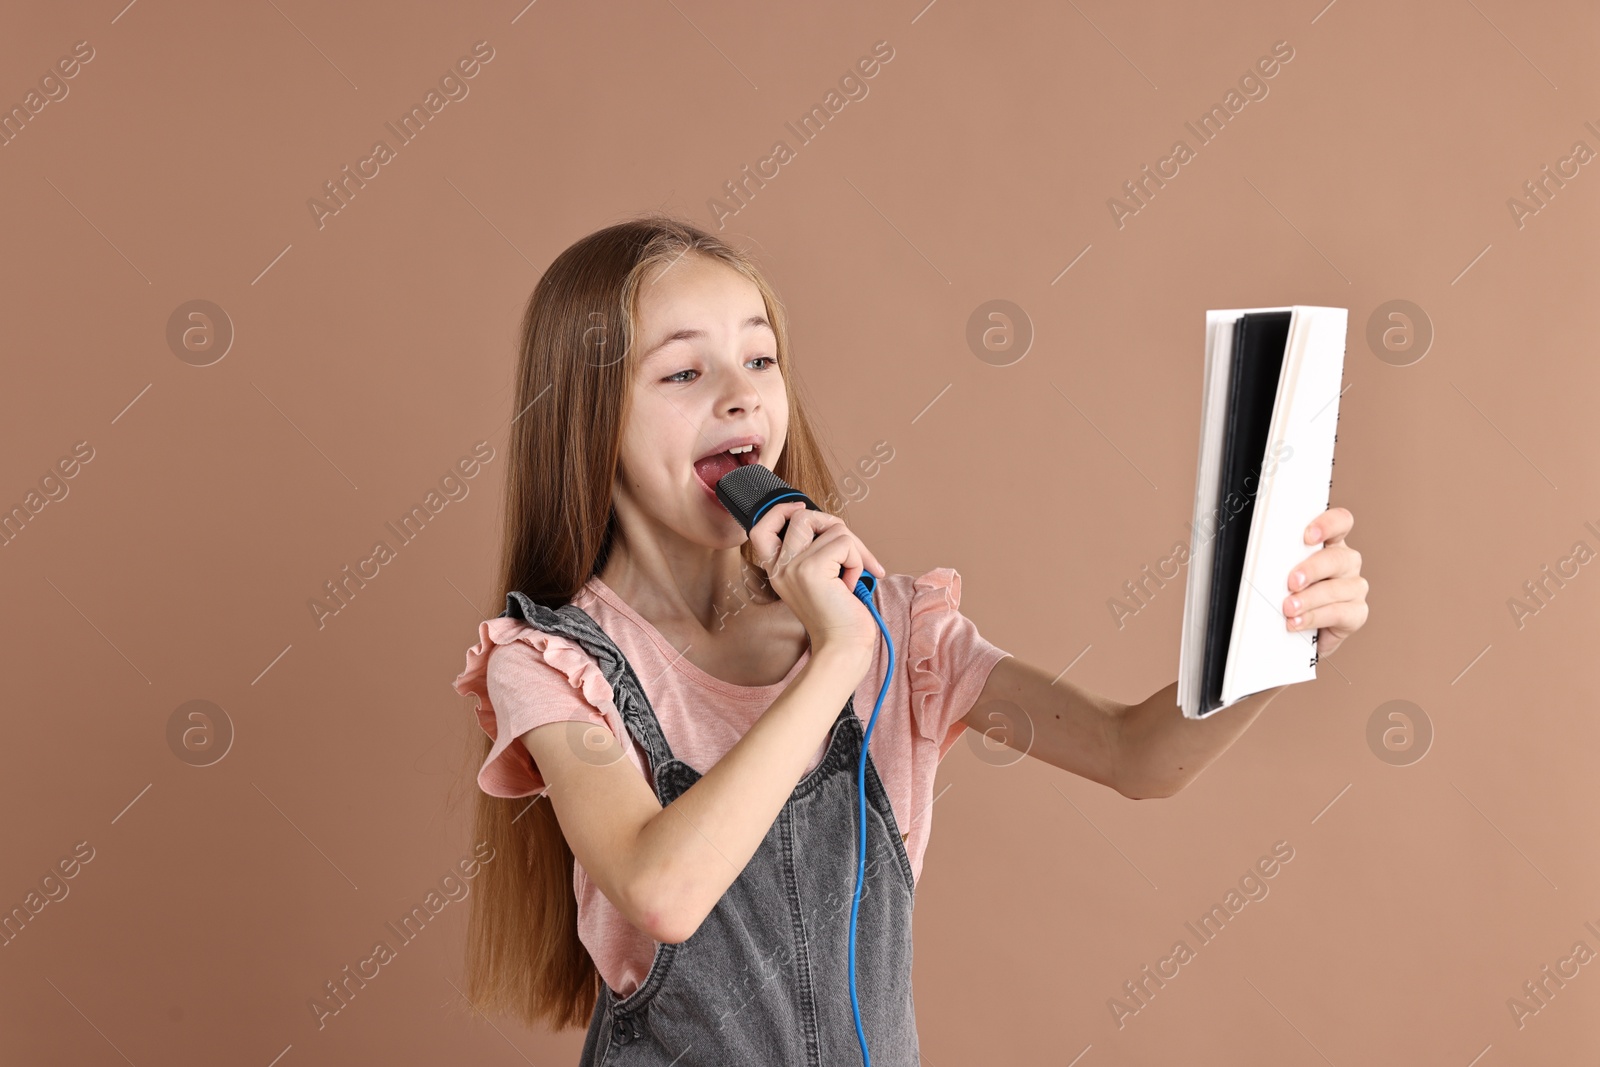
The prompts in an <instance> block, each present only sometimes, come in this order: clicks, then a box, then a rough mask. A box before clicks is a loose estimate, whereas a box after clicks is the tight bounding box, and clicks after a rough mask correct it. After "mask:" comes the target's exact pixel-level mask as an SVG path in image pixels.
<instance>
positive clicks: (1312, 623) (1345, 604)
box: [1284, 600, 1367, 641]
mask: <svg viewBox="0 0 1600 1067" xmlns="http://www.w3.org/2000/svg"><path fill="white" fill-rule="evenodd" d="M1366 621H1367V602H1366V601H1365V600H1339V601H1335V602H1334V603H1332V604H1324V605H1322V606H1321V607H1320V608H1311V609H1309V610H1307V611H1305V612H1303V613H1302V614H1300V615H1297V616H1295V617H1294V618H1289V619H1285V620H1284V626H1285V628H1286V629H1289V630H1294V631H1303V632H1306V633H1310V632H1312V631H1314V630H1318V629H1327V630H1331V631H1333V632H1334V633H1335V634H1337V635H1338V638H1339V640H1340V641H1343V640H1344V639H1345V638H1346V637H1348V636H1350V635H1351V634H1353V633H1355V632H1356V631H1357V630H1359V629H1361V627H1362V626H1363V625H1364V624H1365V623H1366Z"/></svg>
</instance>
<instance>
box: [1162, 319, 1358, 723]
mask: <svg viewBox="0 0 1600 1067" xmlns="http://www.w3.org/2000/svg"><path fill="white" fill-rule="evenodd" d="M1348 316H1349V312H1348V310H1347V309H1346V308H1330V307H1307V306H1305V305H1301V304H1296V305H1294V306H1293V307H1281V308H1248V309H1243V310H1231V311H1208V312H1206V369H1205V385H1204V397H1203V401H1202V407H1201V413H1200V456H1199V461H1198V468H1197V471H1196V475H1195V490H1194V520H1193V523H1192V525H1191V526H1190V538H1189V578H1188V587H1187V592H1186V593H1185V597H1184V602H1183V639H1182V645H1181V648H1180V651H1179V658H1178V705H1179V706H1180V707H1181V708H1183V714H1184V717H1185V718H1190V719H1203V718H1205V717H1206V716H1208V715H1210V714H1211V713H1213V712H1215V711H1217V710H1219V709H1221V708H1225V707H1227V706H1228V705H1230V704H1232V703H1234V702H1235V701H1237V700H1239V699H1240V698H1242V697H1246V696H1249V695H1250V694H1251V693H1257V692H1260V691H1261V690H1263V689H1271V688H1273V687H1274V686H1279V685H1288V684H1291V683H1294V682H1305V681H1310V680H1312V679H1314V678H1316V676H1317V637H1316V632H1315V631H1314V630H1312V631H1306V630H1302V631H1298V632H1295V631H1290V630H1289V629H1288V627H1287V621H1286V619H1285V618H1284V614H1283V601H1284V599H1285V598H1286V597H1288V595H1289V572H1290V571H1291V570H1293V569H1294V567H1295V566H1296V565H1297V564H1298V563H1300V562H1301V561H1302V560H1304V559H1305V558H1306V557H1307V556H1309V555H1311V554H1312V553H1313V552H1315V551H1316V550H1317V549H1318V548H1319V547H1320V546H1319V545H1315V544H1307V543H1306V541H1305V529H1306V527H1307V526H1309V525H1311V520H1312V519H1314V518H1316V517H1317V516H1318V515H1320V514H1321V513H1322V512H1323V511H1325V510H1327V507H1328V502H1329V501H1328V496H1329V492H1330V489H1331V487H1332V484H1333V445H1334V441H1336V440H1337V439H1338V423H1339V393H1340V381H1341V379H1342V378H1343V377H1344V354H1345V330H1346V325H1347V320H1348Z"/></svg>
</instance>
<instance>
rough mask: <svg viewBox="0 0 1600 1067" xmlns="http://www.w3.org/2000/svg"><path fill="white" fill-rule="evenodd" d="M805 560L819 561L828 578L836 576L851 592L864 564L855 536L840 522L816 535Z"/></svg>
mask: <svg viewBox="0 0 1600 1067" xmlns="http://www.w3.org/2000/svg"><path fill="white" fill-rule="evenodd" d="M807 560H808V561H810V560H817V561H819V565H820V566H823V567H825V568H826V571H827V573H828V575H829V577H833V576H838V577H839V578H841V579H843V581H844V582H845V585H846V586H847V587H848V588H850V589H852V590H853V589H855V587H856V581H857V580H858V579H859V578H860V577H861V571H862V568H863V566H864V565H865V562H866V561H865V560H864V559H862V557H861V548H860V544H859V543H858V542H857V541H856V538H855V535H853V534H852V533H851V532H850V530H849V528H848V527H846V526H845V525H844V524H843V523H842V522H840V523H837V524H835V525H833V526H831V527H830V528H829V529H827V530H826V531H825V532H823V533H822V534H820V535H818V537H817V538H816V540H815V541H813V542H812V543H811V545H810V550H809V551H808V552H807Z"/></svg>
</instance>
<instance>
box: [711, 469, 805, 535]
mask: <svg viewBox="0 0 1600 1067" xmlns="http://www.w3.org/2000/svg"><path fill="white" fill-rule="evenodd" d="M713 488H714V489H715V490H716V493H717V499H718V500H720V501H721V502H722V506H723V507H725V508H727V509H728V511H729V512H730V513H731V514H732V515H733V517H734V518H735V519H736V520H737V521H738V523H739V525H740V526H743V527H744V529H745V532H746V533H749V532H750V527H752V526H754V525H755V524H756V522H757V520H759V519H760V518H761V516H762V515H763V514H764V513H765V512H766V510H767V509H768V508H770V507H772V505H774V504H777V503H779V502H780V501H784V500H803V501H805V504H806V507H808V508H810V509H811V510H812V511H821V510H822V509H821V508H819V507H817V505H816V504H814V503H813V502H812V500H811V498H810V497H808V496H806V495H805V494H804V493H802V492H801V491H800V490H798V489H796V488H794V487H793V486H791V485H790V484H789V483H788V482H786V481H784V480H783V479H782V478H780V477H778V476H777V475H776V474H773V473H772V471H770V470H768V469H767V468H766V467H763V466H761V465H760V464H759V463H750V464H746V465H745V466H743V467H735V468H734V469H733V470H731V471H729V472H728V473H727V474H724V475H723V476H722V477H721V478H718V479H717V484H716V485H715V486H714V487H713ZM784 525H785V527H787V525H788V524H787V523H785V524H784ZM778 536H779V537H780V538H781V537H782V536H783V533H782V531H779V533H778Z"/></svg>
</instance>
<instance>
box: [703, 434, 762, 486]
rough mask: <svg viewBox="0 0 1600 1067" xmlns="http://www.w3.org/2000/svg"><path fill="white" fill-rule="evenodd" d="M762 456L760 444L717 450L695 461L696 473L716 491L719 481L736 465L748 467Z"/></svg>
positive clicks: (706, 484)
mask: <svg viewBox="0 0 1600 1067" xmlns="http://www.w3.org/2000/svg"><path fill="white" fill-rule="evenodd" d="M760 458H761V446H760V445H741V446H740V447H738V448H731V449H729V450H728V451H726V452H715V453H712V454H711V455H709V456H706V457H705V458H703V459H697V460H695V461H694V473H695V475H696V477H698V478H699V479H700V480H701V481H702V482H704V483H705V486H706V488H707V489H710V490H713V491H715V489H716V486H717V483H718V482H719V481H721V480H722V478H723V476H724V475H726V474H727V473H728V472H729V471H731V470H733V469H734V468H735V467H748V466H749V465H750V464H752V463H755V462H756V461H757V460H759V459H760Z"/></svg>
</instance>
